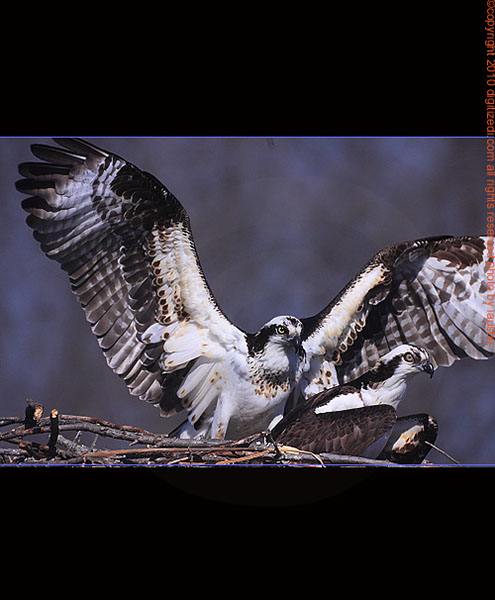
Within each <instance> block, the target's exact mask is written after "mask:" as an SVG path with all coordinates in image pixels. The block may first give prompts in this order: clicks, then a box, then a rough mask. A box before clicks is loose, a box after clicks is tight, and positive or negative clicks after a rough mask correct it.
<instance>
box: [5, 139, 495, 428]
mask: <svg viewBox="0 0 495 600" xmlns="http://www.w3.org/2000/svg"><path fill="white" fill-rule="evenodd" d="M56 142H57V143H58V146H57V147H52V146H47V145H40V144H35V145H33V146H32V152H33V154H34V155H35V156H36V157H37V158H39V159H41V161H43V162H26V163H22V164H21V165H20V166H19V172H20V173H21V175H22V176H23V177H24V179H21V180H20V181H19V182H17V189H18V190H19V191H21V192H23V193H26V194H29V195H30V197H29V198H27V199H26V200H24V201H23V208H24V209H25V210H26V211H27V212H29V213H30V215H29V217H28V219H27V223H28V225H29V226H30V227H32V228H33V229H34V237H35V238H36V240H38V241H39V242H40V243H41V248H42V250H43V251H44V252H45V254H46V255H47V256H48V257H49V258H51V259H53V260H56V261H57V262H58V263H60V265H61V267H62V269H64V270H65V271H67V273H68V275H69V279H70V283H71V286H72V290H73V291H74V293H75V294H76V296H77V298H78V301H79V302H80V303H81V305H82V307H83V309H84V312H85V314H86V318H87V320H88V321H89V323H90V324H91V329H92V331H93V333H94V334H95V335H96V337H97V339H98V343H99V345H100V347H101V348H102V350H103V353H104V355H105V358H106V360H107V363H108V365H109V367H110V368H111V369H113V371H114V372H115V373H117V374H118V375H119V376H121V377H123V378H124V381H125V383H126V384H127V386H128V388H129V391H130V393H131V394H133V395H135V396H138V397H139V398H141V399H142V400H144V401H147V402H151V403H153V404H155V405H159V406H160V409H161V413H162V415H164V416H171V415H173V414H175V413H177V412H180V411H183V410H185V411H186V412H185V413H184V414H185V415H186V416H185V420H184V422H183V424H182V425H181V426H179V427H178V428H177V430H176V431H175V432H174V433H176V434H177V435H181V436H182V437H200V436H206V437H213V438H230V439H235V438H240V437H244V436H246V435H250V434H251V433H256V432H259V431H262V430H264V429H267V428H268V427H269V426H270V424H273V423H275V422H276V421H277V420H278V419H279V418H280V417H281V415H282V414H283V412H284V409H285V406H286V403H287V400H288V399H289V396H291V395H292V396H291V401H292V398H294V397H295V398H296V400H295V401H296V402H297V397H298V396H299V395H302V397H304V398H308V397H309V396H312V395H313V394H315V393H318V392H320V391H322V390H324V389H327V388H329V387H332V386H335V385H337V384H343V383H346V382H347V381H350V380H353V379H356V378H357V377H359V376H360V375H361V374H362V373H364V372H366V371H368V370H369V368H370V366H371V365H372V364H374V363H375V362H376V361H377V359H378V358H379V357H380V356H382V355H383V354H385V353H386V352H388V351H389V350H390V349H392V348H394V347H396V346H398V345H400V344H404V343H412V344H417V345H420V346H423V347H424V348H426V349H427V350H428V352H429V354H430V357H431V360H432V362H433V364H434V366H435V367H437V366H450V365H451V364H452V363H453V362H454V361H455V360H458V359H460V358H464V357H471V358H474V359H487V358H491V357H493V355H494V348H495V345H493V344H490V343H489V342H490V337H489V334H488V333H487V331H486V310H485V307H484V306H483V303H484V301H485V299H486V298H485V296H484V294H485V293H486V291H487V286H486V272H487V269H488V268H489V266H491V263H489V262H488V260H486V258H487V257H488V243H489V240H488V238H487V237H482V236H465V237H449V236H442V237H436V238H427V239H420V240H416V241H412V242H403V243H400V244H396V245H393V246H389V247H387V248H385V249H384V250H382V251H380V252H378V254H376V255H375V256H374V257H373V258H372V259H371V260H370V261H369V263H368V264H367V265H365V266H364V268H363V269H362V270H361V271H360V273H358V274H357V275H356V277H354V279H352V280H351V281H350V282H349V284H348V285H347V286H346V287H345V288H344V289H343V290H342V291H341V292H340V293H339V294H338V295H337V296H336V297H335V298H334V299H333V300H332V301H331V302H330V303H329V304H328V305H327V306H326V307H325V308H324V309H323V310H322V311H321V312H320V313H318V314H317V315H315V316H313V317H309V318H303V319H298V318H295V317H292V316H280V317H276V318H274V319H272V320H271V321H269V322H268V323H266V324H265V325H263V327H261V329H260V330H259V331H258V332H256V333H247V332H245V331H243V330H241V329H240V328H238V327H236V325H234V324H233V323H232V322H231V321H230V320H229V319H228V318H227V316H226V315H225V314H224V313H223V311H222V309H221V308H220V307H219V306H218V304H217V302H216V300H215V298H214V296H213V293H212V291H211V290H210V287H209V285H208V283H207V281H206V279H205V277H204V274H203V271H202V269H201V265H200V263H199V259H198V256H197V253H196V249H195V245H194V241H193V237H192V233H191V228H190V224H189V217H188V215H187V213H186V211H185V210H184V208H183V206H182V205H181V204H180V202H179V201H178V200H177V199H176V198H175V197H174V196H173V195H172V193H171V192H169V191H168V190H167V188H166V187H165V186H164V185H163V184H162V183H161V182H160V181H158V179H156V177H154V176H153V175H151V174H150V173H147V172H145V171H142V170H140V169H139V168H137V167H136V166H134V165H132V164H131V163H129V162H127V161H126V160H124V159H122V158H120V157H119V156H116V155H115V154H112V153H110V152H107V151H105V150H102V149H100V148H97V147H96V146H94V145H93V144H90V143H88V142H86V141H83V140H76V139H57V140H56ZM492 250H493V249H492ZM491 254H493V251H492V252H491ZM492 335H493V334H492ZM491 340H492V341H493V338H491Z"/></svg>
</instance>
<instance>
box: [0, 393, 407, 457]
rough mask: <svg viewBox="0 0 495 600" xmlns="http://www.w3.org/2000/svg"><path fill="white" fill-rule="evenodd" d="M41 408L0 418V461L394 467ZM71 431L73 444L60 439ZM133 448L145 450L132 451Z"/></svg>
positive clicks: (259, 437) (261, 439)
mask: <svg viewBox="0 0 495 600" xmlns="http://www.w3.org/2000/svg"><path fill="white" fill-rule="evenodd" d="M42 413H43V407H42V406H41V405H39V404H35V403H34V402H32V401H30V402H28V406H27V408H26V415H25V417H24V418H20V417H4V418H0V425H2V426H8V425H11V426H12V425H16V426H14V427H12V428H11V429H10V430H9V431H6V432H4V433H2V434H0V443H1V442H4V443H5V442H6V443H9V444H12V445H15V447H13V448H0V462H3V463H14V464H16V463H22V462H27V463H32V464H37V465H42V464H53V463H57V464H100V465H101V464H105V465H123V464H129V465H132V464H136V465H158V464H160V465H161V464H165V465H177V464H179V465H181V464H184V465H186V464H187V465H194V466H203V467H205V466H217V465H218V466H226V465H238V464H249V465H253V466H254V465H258V466H259V465H264V466H268V465H269V466H281V467H284V466H285V467H286V466H291V465H293V466H313V467H320V468H322V467H325V466H328V465H335V464H337V465H368V466H369V465H372V466H375V467H391V466H393V467H398V466H402V465H397V464H396V463H391V462H389V461H384V460H373V459H369V458H363V457H359V456H345V455H340V454H313V453H311V452H305V451H301V450H299V449H297V448H291V447H288V446H280V445H277V444H275V443H274V442H273V441H272V440H271V439H270V436H269V435H266V434H256V435H252V436H249V437H247V438H245V439H242V440H235V441H228V440H183V439H178V438H170V437H168V436H167V435H165V434H155V433H151V432H150V431H146V430H145V429H141V428H139V427H132V426H129V425H116V424H115V423H110V422H108V421H104V420H101V419H96V418H93V417H86V416H75V415H59V414H58V411H57V410H56V409H53V410H52V411H51V412H50V416H49V417H42V416H41V415H42ZM62 432H63V433H66V432H74V433H75V436H74V439H73V440H70V439H67V438H66V437H64V436H63V435H62ZM83 432H88V433H91V434H94V435H95V440H94V442H93V445H92V446H91V447H88V446H86V445H84V444H81V443H80V442H79V438H80V436H81V434H82V433H83ZM35 434H36V435H43V434H47V435H48V436H49V437H48V440H47V443H46V445H45V444H41V443H37V442H33V441H30V440H29V439H27V438H29V437H30V436H33V435H35ZM100 438H102V439H105V438H107V439H114V440H121V441H123V442H127V443H128V444H129V447H128V448H120V449H118V450H108V449H105V448H96V440H97V439H98V440H99V439H100ZM136 445H142V446H145V447H143V448H136V447H135V446H136Z"/></svg>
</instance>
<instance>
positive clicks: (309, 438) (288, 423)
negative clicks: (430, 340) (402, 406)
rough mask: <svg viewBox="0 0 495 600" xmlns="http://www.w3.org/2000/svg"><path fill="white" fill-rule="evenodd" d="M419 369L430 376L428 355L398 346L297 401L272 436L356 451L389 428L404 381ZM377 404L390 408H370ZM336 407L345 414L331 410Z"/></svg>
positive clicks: (304, 446) (313, 447)
mask: <svg viewBox="0 0 495 600" xmlns="http://www.w3.org/2000/svg"><path fill="white" fill-rule="evenodd" d="M418 373H428V374H429V375H430V377H431V376H433V373H434V368H433V365H432V364H431V362H430V360H429V356H428V353H427V352H426V351H425V350H423V349H422V348H418V347H416V346H414V345H411V344H403V345H400V346H398V347H397V348H394V350H391V351H390V352H388V353H387V354H386V355H385V356H383V357H382V358H380V359H379V360H378V361H377V363H376V364H375V365H374V366H373V367H372V368H371V369H370V370H369V371H367V372H366V373H364V374H363V375H361V376H360V377H358V378H357V379H354V380H353V381H349V382H348V383H346V384H343V385H338V386H335V387H332V388H330V389H328V390H325V391H323V392H320V393H319V394H316V395H315V396H312V397H311V398H309V399H307V400H305V401H303V402H300V403H299V404H298V405H297V406H296V407H295V408H293V409H292V410H291V411H290V412H289V413H288V414H287V415H286V416H285V417H284V418H283V419H282V420H281V421H279V422H278V423H277V424H275V426H274V427H273V429H272V431H271V434H272V437H273V439H274V440H275V441H277V442H280V443H282V444H285V445H288V446H295V447H297V448H299V449H301V450H309V451H310V452H317V453H318V452H336V453H338V454H354V453H356V454H358V453H360V452H362V451H363V450H364V449H365V448H367V447H368V446H369V445H370V444H371V443H372V442H374V441H375V439H378V438H380V437H381V436H382V435H383V434H384V433H385V432H387V431H390V430H391V428H392V426H393V425H394V424H395V421H396V414H395V411H396V409H397V407H398V405H399V402H400V400H401V398H402V396H403V394H404V392H405V391H406V387H407V383H408V381H409V380H410V379H411V378H412V377H414V375H417V374H418ZM377 405H384V406H387V407H389V408H390V409H391V410H388V408H387V410H385V409H384V410H383V411H381V412H379V411H374V410H371V408H377ZM363 407H364V408H365V409H367V410H364V409H363ZM350 409H355V410H350ZM340 411H344V412H345V414H342V415H335V414H334V413H335V412H340Z"/></svg>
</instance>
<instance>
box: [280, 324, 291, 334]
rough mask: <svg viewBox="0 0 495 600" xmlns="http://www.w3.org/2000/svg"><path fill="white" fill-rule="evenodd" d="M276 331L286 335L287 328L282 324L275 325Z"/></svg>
mask: <svg viewBox="0 0 495 600" xmlns="http://www.w3.org/2000/svg"><path fill="white" fill-rule="evenodd" d="M277 333H279V334H280V335H287V334H288V333H289V330H288V329H287V327H285V326H284V325H277Z"/></svg>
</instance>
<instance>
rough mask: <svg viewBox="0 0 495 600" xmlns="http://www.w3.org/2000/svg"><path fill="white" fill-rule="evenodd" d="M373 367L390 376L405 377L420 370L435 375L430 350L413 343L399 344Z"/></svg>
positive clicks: (431, 375)
mask: <svg viewBox="0 0 495 600" xmlns="http://www.w3.org/2000/svg"><path fill="white" fill-rule="evenodd" d="M373 369H374V370H377V371H383V373H384V374H387V375H388V377H391V376H392V375H394V376H396V377H401V378H404V379H408V378H409V377H411V376H412V375H416V374H417V373H420V372H422V373H428V375H429V376H430V377H433V373H434V372H435V368H434V366H433V364H432V363H431V361H430V355H429V354H428V352H427V351H426V350H425V349H424V348H420V347H419V346H414V345H413V344H401V345H400V346H397V347H396V348H394V349H393V350H391V351H390V352H388V353H387V354H385V356H382V357H381V358H380V359H379V360H378V362H377V363H376V365H375V366H374V367H373Z"/></svg>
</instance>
